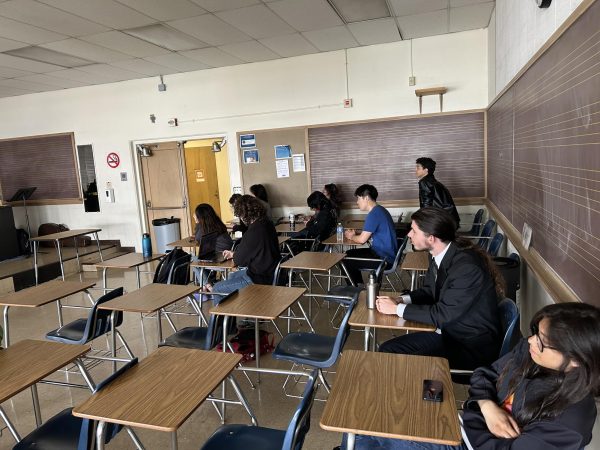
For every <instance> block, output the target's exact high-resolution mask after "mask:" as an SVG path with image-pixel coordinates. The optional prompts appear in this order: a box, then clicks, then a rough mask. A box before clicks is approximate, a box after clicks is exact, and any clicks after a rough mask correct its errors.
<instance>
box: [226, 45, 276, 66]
mask: <svg viewBox="0 0 600 450" xmlns="http://www.w3.org/2000/svg"><path fill="white" fill-rule="evenodd" d="M220 48H221V49H222V50H223V51H225V52H227V53H230V54H232V55H233V56H236V57H237V58H239V59H241V60H243V61H246V62H259V61H267V60H270V59H277V58H279V55H278V54H277V53H274V52H272V51H271V50H269V49H268V48H267V47H265V46H264V45H262V44H261V43H260V42H257V41H248V42H238V43H236V44H228V45H223V46H221V47H220Z"/></svg>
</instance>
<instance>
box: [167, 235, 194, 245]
mask: <svg viewBox="0 0 600 450" xmlns="http://www.w3.org/2000/svg"><path fill="white" fill-rule="evenodd" d="M197 246H198V241H196V238H195V237H194V236H188V237H186V238H185V239H179V240H178V241H175V242H171V243H170V244H167V247H183V248H188V247H190V248H194V247H197Z"/></svg>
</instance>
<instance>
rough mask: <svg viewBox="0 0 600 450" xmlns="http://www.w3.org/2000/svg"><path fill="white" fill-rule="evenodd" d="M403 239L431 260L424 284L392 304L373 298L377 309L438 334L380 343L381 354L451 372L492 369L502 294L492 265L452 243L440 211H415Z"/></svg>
mask: <svg viewBox="0 0 600 450" xmlns="http://www.w3.org/2000/svg"><path fill="white" fill-rule="evenodd" d="M408 237H409V238H410V240H411V241H412V244H413V247H414V248H415V249H416V250H427V251H428V252H429V253H430V254H431V256H432V257H433V259H432V260H431V261H430V263H429V270H428V272H427V274H426V275H425V283H424V285H423V287H422V288H419V289H417V290H415V291H412V292H410V293H409V294H407V295H402V296H400V297H398V298H397V299H393V298H390V297H385V296H382V297H377V300H376V305H377V309H378V310H379V311H380V312H382V313H384V314H397V315H398V316H400V317H403V318H405V319H407V320H414V321H416V322H421V323H427V324H431V325H435V326H436V327H437V328H438V331H439V334H438V333H431V332H419V333H410V334H406V335H402V336H399V337H396V338H394V339H391V340H389V341H387V342H384V343H383V344H382V345H381V347H380V351H382V352H387V353H405V354H411V355H426V356H441V357H444V358H447V359H448V360H449V361H450V367H452V368H455V369H475V368H477V367H480V366H483V365H488V364H491V363H492V361H494V359H496V357H497V356H498V350H499V349H500V344H501V339H502V336H501V331H500V319H499V315H498V307H497V305H498V300H499V298H501V296H502V295H503V291H504V280H503V279H502V276H501V275H500V273H499V271H498V269H497V268H496V266H495V264H494V263H493V261H491V259H490V257H489V256H488V255H487V253H486V252H484V251H483V250H482V249H480V248H479V247H475V246H473V244H472V243H471V242H470V241H467V240H463V239H457V237H456V228H455V222H454V219H453V218H452V216H451V215H450V214H449V213H448V212H447V211H445V210H443V209H440V208H434V207H429V208H421V209H420V210H418V211H417V212H415V213H414V214H413V215H412V223H411V231H410V232H409V233H408ZM397 302H399V303H398V304H396V303H397Z"/></svg>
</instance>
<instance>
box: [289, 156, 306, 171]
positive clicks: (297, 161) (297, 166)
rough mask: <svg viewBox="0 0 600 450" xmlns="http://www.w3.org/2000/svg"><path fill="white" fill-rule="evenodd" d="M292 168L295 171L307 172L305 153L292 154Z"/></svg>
mask: <svg viewBox="0 0 600 450" xmlns="http://www.w3.org/2000/svg"><path fill="white" fill-rule="evenodd" d="M292 168H293V170H294V172H306V163H305V162H304V155H293V156H292Z"/></svg>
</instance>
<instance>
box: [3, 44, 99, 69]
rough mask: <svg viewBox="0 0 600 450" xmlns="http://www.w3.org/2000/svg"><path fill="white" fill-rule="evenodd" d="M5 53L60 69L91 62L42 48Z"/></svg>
mask: <svg viewBox="0 0 600 450" xmlns="http://www.w3.org/2000/svg"><path fill="white" fill-rule="evenodd" d="M6 53H7V54H9V55H12V56H18V57H20V58H27V59H31V60H33V61H39V62H45V63H48V64H55V65H57V66H62V67H77V66H85V65H87V64H91V63H92V62H93V61H90V60H88V59H83V58H78V57H76V56H72V55H67V54H65V53H61V52H57V51H54V50H50V49H47V48H43V47H26V48H20V49H17V50H13V51H10V52H6Z"/></svg>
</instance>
